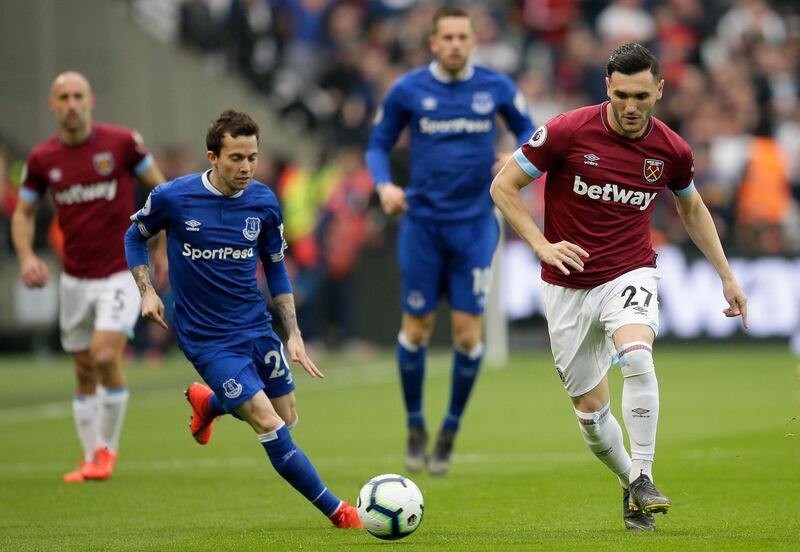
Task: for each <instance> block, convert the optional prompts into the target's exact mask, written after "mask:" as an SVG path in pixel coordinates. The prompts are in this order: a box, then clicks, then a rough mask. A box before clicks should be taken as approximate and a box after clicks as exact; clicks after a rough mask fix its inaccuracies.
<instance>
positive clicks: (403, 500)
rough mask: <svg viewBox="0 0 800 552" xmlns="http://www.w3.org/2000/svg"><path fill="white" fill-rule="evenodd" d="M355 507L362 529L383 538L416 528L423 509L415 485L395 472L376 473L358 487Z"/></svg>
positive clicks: (410, 531) (409, 532) (394, 538)
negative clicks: (359, 490)
mask: <svg viewBox="0 0 800 552" xmlns="http://www.w3.org/2000/svg"><path fill="white" fill-rule="evenodd" d="M356 508H357V509H358V517H359V518H360V519H361V523H362V524H363V525H364V529H366V530H367V531H369V532H370V533H372V534H373V535H375V536H376V537H378V538H379V539H384V540H397V539H402V538H403V537H407V536H408V535H410V534H411V533H413V532H414V531H416V529H417V527H419V524H420V523H422V514H423V513H424V511H425V507H424V506H423V503H422V493H421V492H420V490H419V487H417V486H416V485H415V484H414V482H413V481H411V480H410V479H409V478H407V477H403V476H402V475H397V474H395V473H385V474H383V475H376V476H375V477H373V478H372V479H370V480H369V481H368V482H367V484H366V485H364V486H363V487H361V492H359V493H358V502H357V503H356Z"/></svg>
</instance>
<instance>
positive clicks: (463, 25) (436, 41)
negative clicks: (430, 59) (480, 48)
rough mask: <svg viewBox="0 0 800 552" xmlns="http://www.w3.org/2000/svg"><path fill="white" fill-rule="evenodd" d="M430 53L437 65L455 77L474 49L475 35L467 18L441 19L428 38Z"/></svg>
mask: <svg viewBox="0 0 800 552" xmlns="http://www.w3.org/2000/svg"><path fill="white" fill-rule="evenodd" d="M429 43H430V47H431V52H433V55H434V56H435V57H436V60H437V61H438V62H439V65H440V66H441V67H442V69H444V70H445V71H447V72H448V73H450V74H451V75H457V74H458V73H459V72H460V71H461V70H462V69H463V68H464V67H465V66H466V65H467V62H469V54H470V52H471V51H472V49H473V48H474V47H475V33H474V32H473V31H472V22H471V21H470V19H469V18H468V17H443V18H442V19H440V20H439V21H438V22H437V23H436V29H435V32H434V33H433V34H431V36H430V38H429Z"/></svg>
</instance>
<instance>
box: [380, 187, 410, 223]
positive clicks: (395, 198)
mask: <svg viewBox="0 0 800 552" xmlns="http://www.w3.org/2000/svg"><path fill="white" fill-rule="evenodd" d="M378 197H379V198H380V200H381V207H382V208H383V212H384V213H386V214H387V215H399V214H400V213H404V212H406V211H407V210H408V204H407V203H406V191H405V190H404V189H403V188H401V187H400V186H396V185H395V184H392V183H391V182H388V183H386V184H383V185H381V187H380V188H379V189H378Z"/></svg>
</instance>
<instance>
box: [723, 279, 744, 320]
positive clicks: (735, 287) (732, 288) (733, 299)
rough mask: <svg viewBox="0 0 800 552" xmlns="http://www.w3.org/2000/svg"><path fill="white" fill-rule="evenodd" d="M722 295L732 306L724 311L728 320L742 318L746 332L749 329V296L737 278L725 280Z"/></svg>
mask: <svg viewBox="0 0 800 552" xmlns="http://www.w3.org/2000/svg"><path fill="white" fill-rule="evenodd" d="M722 294H723V295H724V296H725V300H726V301H727V302H728V305H730V306H729V307H728V308H726V309H723V310H722V312H724V313H725V316H727V317H728V318H732V317H734V316H741V317H742V326H744V329H745V330H746V329H747V328H748V325H747V296H746V295H745V294H744V291H743V290H742V287H741V286H740V285H739V282H737V281H736V279H735V278H731V279H730V280H727V281H725V280H723V282H722Z"/></svg>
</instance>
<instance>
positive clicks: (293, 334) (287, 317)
mask: <svg viewBox="0 0 800 552" xmlns="http://www.w3.org/2000/svg"><path fill="white" fill-rule="evenodd" d="M272 303H273V306H274V307H275V310H276V311H278V317H279V318H280V319H281V322H282V323H283V327H284V329H285V330H286V333H287V334H288V336H289V339H287V340H286V350H287V351H288V352H289V357H290V358H291V359H292V360H293V361H294V362H299V363H300V365H301V366H302V367H303V369H304V370H305V371H306V372H308V373H309V375H311V377H312V378H324V377H325V375H324V374H323V373H322V372H320V370H319V368H317V365H316V364H314V361H313V360H311V359H310V358H309V356H308V354H307V353H306V346H305V344H304V343H303V337H302V336H301V335H300V328H299V327H298V326H297V314H296V313H295V309H294V295H292V294H291V293H281V294H280V295H276V296H275V297H273V298H272Z"/></svg>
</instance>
